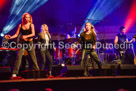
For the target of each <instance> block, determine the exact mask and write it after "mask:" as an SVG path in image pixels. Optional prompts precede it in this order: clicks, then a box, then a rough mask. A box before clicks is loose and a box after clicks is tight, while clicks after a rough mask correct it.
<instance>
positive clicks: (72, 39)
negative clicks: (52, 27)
mask: <svg viewBox="0 0 136 91" xmlns="http://www.w3.org/2000/svg"><path fill="white" fill-rule="evenodd" d="M64 41H65V42H76V41H78V38H69V39H65V40H64Z"/></svg>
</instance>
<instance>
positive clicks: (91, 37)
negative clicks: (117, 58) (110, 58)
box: [79, 22, 102, 76]
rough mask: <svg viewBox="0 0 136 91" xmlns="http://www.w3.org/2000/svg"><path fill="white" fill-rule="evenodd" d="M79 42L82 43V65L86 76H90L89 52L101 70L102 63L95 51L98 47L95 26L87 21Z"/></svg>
mask: <svg viewBox="0 0 136 91" xmlns="http://www.w3.org/2000/svg"><path fill="white" fill-rule="evenodd" d="M79 42H80V43H81V44H82V57H81V65H82V66H84V76H89V75H90V74H89V72H88V68H87V62H86V60H85V57H86V58H87V55H88V54H89V55H90V57H91V58H92V59H94V61H95V62H96V63H97V65H98V67H99V69H100V70H101V68H102V64H101V61H100V59H99V57H98V55H97V53H96V51H95V49H96V33H95V30H94V26H93V25H92V24H91V23H90V22H87V23H86V24H85V29H84V31H83V32H82V33H81V34H80V38H79Z"/></svg>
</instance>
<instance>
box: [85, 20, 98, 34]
mask: <svg viewBox="0 0 136 91" xmlns="http://www.w3.org/2000/svg"><path fill="white" fill-rule="evenodd" d="M87 23H90V25H91V29H90V30H91V31H92V32H93V34H95V35H96V32H95V28H94V26H93V25H92V24H91V22H86V24H87ZM86 24H85V25H86ZM83 31H86V28H84V30H83Z"/></svg>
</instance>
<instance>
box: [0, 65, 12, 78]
mask: <svg viewBox="0 0 136 91" xmlns="http://www.w3.org/2000/svg"><path fill="white" fill-rule="evenodd" d="M10 76H11V69H10V67H0V80H9V79H10Z"/></svg>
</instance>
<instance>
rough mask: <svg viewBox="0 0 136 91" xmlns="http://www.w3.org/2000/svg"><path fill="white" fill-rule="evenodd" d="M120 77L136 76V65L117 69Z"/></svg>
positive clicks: (120, 66)
mask: <svg viewBox="0 0 136 91" xmlns="http://www.w3.org/2000/svg"><path fill="white" fill-rule="evenodd" d="M117 70H118V74H119V75H136V65H133V64H120V65H119V66H118V68H117Z"/></svg>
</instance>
